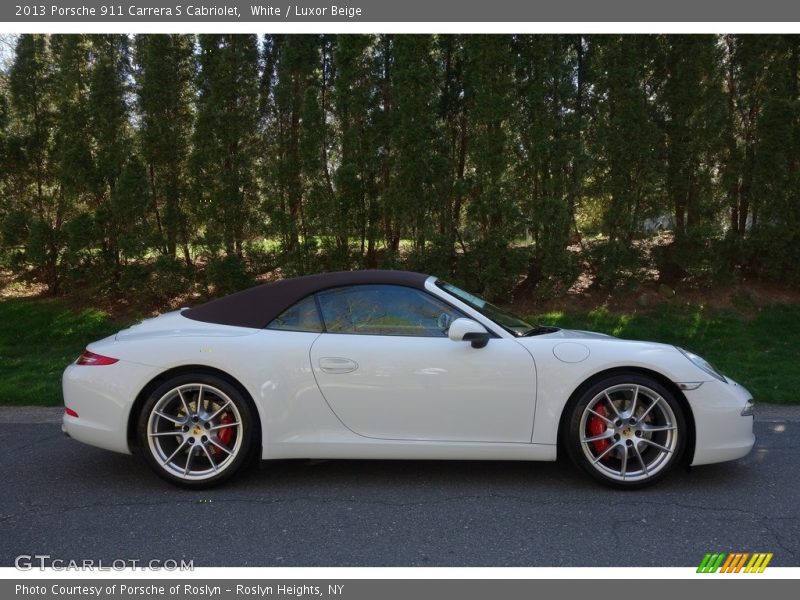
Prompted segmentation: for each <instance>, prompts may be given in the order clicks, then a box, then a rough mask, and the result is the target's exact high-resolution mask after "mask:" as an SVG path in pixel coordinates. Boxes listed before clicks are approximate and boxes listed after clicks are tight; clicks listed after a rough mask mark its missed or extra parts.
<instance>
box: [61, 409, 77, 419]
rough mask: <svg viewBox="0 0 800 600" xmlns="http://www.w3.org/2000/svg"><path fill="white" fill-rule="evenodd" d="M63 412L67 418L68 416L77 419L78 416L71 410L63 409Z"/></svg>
mask: <svg viewBox="0 0 800 600" xmlns="http://www.w3.org/2000/svg"><path fill="white" fill-rule="evenodd" d="M64 412H65V413H67V416H68V417H77V416H78V413H76V412H75V411H74V410H72V409H71V408H65V409H64Z"/></svg>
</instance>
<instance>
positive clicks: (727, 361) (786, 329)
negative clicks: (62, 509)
mask: <svg viewBox="0 0 800 600" xmlns="http://www.w3.org/2000/svg"><path fill="white" fill-rule="evenodd" d="M745 309H746V310H745ZM742 310H744V313H742V312H740V311H739V310H738V308H737V309H729V310H713V309H708V308H704V307H702V306H697V305H690V306H685V307H682V308H674V307H667V308H663V307H659V308H655V309H653V310H651V311H648V312H638V313H635V314H614V313H610V312H608V311H607V310H604V309H597V310H593V311H590V312H579V313H564V312H551V313H545V314H540V315H535V316H533V317H531V320H533V321H535V322H538V323H547V324H553V325H558V326H560V327H569V328H573V329H590V330H593V331H601V332H604V333H610V334H612V335H616V336H619V337H623V338H628V339H642V340H653V341H659V342H666V343H670V344H677V345H680V346H683V347H685V348H687V349H689V350H692V351H694V352H697V353H698V354H700V355H702V356H704V357H705V358H707V359H708V360H710V361H711V362H712V363H714V364H715V365H716V366H717V367H719V368H720V369H721V370H722V371H724V372H725V373H727V374H728V375H730V376H731V377H733V378H734V379H736V380H737V381H739V382H740V383H742V384H743V385H745V386H746V387H747V388H748V389H749V390H750V391H751V392H752V393H753V395H754V396H755V398H756V400H757V401H763V402H775V403H782V404H800V395H798V393H797V390H798V389H800V366H799V365H800V361H798V356H800V305H773V306H768V307H762V308H760V309H758V308H755V307H751V306H747V307H744V308H743V309H742ZM743 315H746V316H743ZM121 327H122V325H120V324H119V323H115V322H113V321H112V320H111V319H110V317H109V316H108V315H107V314H106V313H104V312H103V311H100V310H97V309H95V308H84V309H82V310H80V311H75V310H71V309H69V308H67V306H66V305H65V304H64V303H63V302H61V301H59V300H47V299H35V298H11V299H7V300H3V301H0V405H7V406H8V405H41V406H57V405H59V404H61V373H62V371H63V370H64V367H66V365H67V364H69V363H70V362H71V361H73V360H74V359H75V358H76V357H77V356H78V355H79V354H80V353H81V351H82V350H83V349H84V347H85V346H86V344H87V343H88V342H91V341H93V340H97V339H100V338H102V337H105V336H107V335H110V334H112V333H114V332H115V331H117V330H118V329H120V328H121Z"/></svg>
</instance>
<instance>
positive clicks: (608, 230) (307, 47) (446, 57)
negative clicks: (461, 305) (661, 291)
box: [0, 34, 800, 300]
mask: <svg viewBox="0 0 800 600" xmlns="http://www.w3.org/2000/svg"><path fill="white" fill-rule="evenodd" d="M799 69H800V38H798V37H797V36H778V35H755V36H753V35H748V36H740V35H626V36H617V35H389V34H385V35H328V34H325V35H318V34H315V35H265V36H255V35H232V34H203V35H199V36H190V35H137V36H124V35H51V36H48V35H39V34H32V35H21V36H19V37H18V38H17V39H16V52H15V56H14V60H13V62H12V64H11V65H10V69H9V71H8V73H7V77H4V78H3V79H2V82H1V83H2V84H1V85H0V165H2V170H1V171H0V236H2V259H3V261H2V264H3V265H4V268H7V269H11V270H12V271H14V272H15V273H17V274H18V275H19V276H21V277H25V278H28V279H33V280H38V281H41V282H43V283H44V284H46V285H47V287H48V288H49V290H50V291H51V292H52V293H54V294H58V293H63V292H66V291H69V290H72V289H76V288H81V287H83V288H87V287H88V288H89V289H91V290H92V291H95V292H100V293H110V294H116V293H121V292H124V293H126V294H132V295H134V296H135V295H141V296H142V297H145V298H153V299H159V300H165V299H168V298H169V297H171V296H172V295H175V294H177V293H179V292H180V291H181V289H182V288H183V289H188V288H189V287H190V286H191V283H192V280H195V281H196V282H197V283H198V284H199V285H200V286H201V289H202V287H203V284H205V285H206V288H207V289H208V290H209V291H210V292H212V293H214V292H216V293H221V292H224V291H231V290H235V289H238V288H241V287H243V286H246V285H249V284H250V283H252V281H253V280H254V278H255V277H256V276H259V275H262V276H263V275H265V274H267V273H269V275H268V276H277V275H279V274H281V275H284V276H285V275H290V274H302V273H309V272H314V271H319V270H325V269H351V268H359V267H361V268H363V267H367V268H375V267H385V268H411V269H417V270H421V271H427V272H431V273H434V274H436V275H439V276H442V277H446V278H450V279H453V280H455V281H457V282H460V283H462V284H465V285H467V286H469V287H470V288H473V289H476V290H477V291H482V292H484V293H487V294H489V295H490V296H501V295H503V294H506V293H508V292H509V291H512V290H516V291H517V292H518V293H523V292H524V293H537V294H559V293H563V292H564V291H565V290H566V289H568V288H569V287H570V286H571V285H572V284H573V283H574V282H575V280H576V278H577V277H578V275H579V274H580V273H581V272H583V271H585V272H586V273H587V274H588V275H589V276H590V278H591V281H593V283H594V285H597V286H602V287H605V288H609V289H610V288H614V287H618V286H620V285H635V284H636V283H637V282H640V281H643V280H645V279H648V278H652V277H653V275H654V274H655V276H657V277H658V278H660V279H661V280H662V281H666V282H669V283H670V284H675V283H680V282H681V281H689V282H703V281H706V280H709V279H710V280H712V281H715V280H722V279H727V280H730V279H732V278H737V277H770V278H775V279H778V280H781V281H784V282H789V283H792V284H795V285H796V284H800V272H799V271H798V269H797V264H798V263H800V251H799V250H798V248H800V193H799V192H798V190H800V97H799V95H798V77H800V74H799V73H798V70H799ZM661 229H665V230H668V231H669V232H671V233H669V234H666V235H664V234H660V232H659V231H658V230H661Z"/></svg>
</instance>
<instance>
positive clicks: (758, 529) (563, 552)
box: [0, 405, 800, 566]
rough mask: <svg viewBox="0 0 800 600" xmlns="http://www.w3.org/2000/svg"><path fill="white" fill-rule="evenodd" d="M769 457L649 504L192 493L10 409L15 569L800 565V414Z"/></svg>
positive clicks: (460, 470)
mask: <svg viewBox="0 0 800 600" xmlns="http://www.w3.org/2000/svg"><path fill="white" fill-rule="evenodd" d="M758 408H759V409H760V410H759V411H758V415H757V422H756V435H757V438H758V442H757V446H756V448H755V450H754V451H753V452H752V453H751V454H750V455H749V456H748V457H746V458H745V459H743V460H739V461H736V462H732V463H726V464H721V465H713V466H707V467H700V468H695V469H693V470H692V471H691V472H686V471H680V472H676V473H674V474H673V475H672V476H671V477H670V478H669V479H668V480H666V481H664V482H662V483H661V484H659V485H657V486H656V487H655V488H650V489H648V490H645V491H637V492H618V491H614V490H609V489H606V488H604V487H600V486H598V485H596V484H595V483H593V482H591V481H590V480H589V479H588V478H586V477H584V476H583V475H582V474H581V473H579V472H577V471H576V470H575V469H574V468H572V467H571V466H570V465H569V464H567V463H566V462H563V463H562V462H559V463H514V462H500V463H497V462H495V463H492V462H485V463H484V462H419V461H414V462H410V461H400V462H388V461H380V462H373V461H318V462H307V461H287V462H280V463H267V466H266V468H262V469H260V470H259V469H254V470H252V471H250V472H247V473H245V474H244V476H243V477H240V478H239V479H237V480H236V481H234V482H232V483H230V484H228V485H227V486H225V487H223V488H220V489H215V490H212V491H204V492H189V491H184V490H180V489H177V488H174V487H172V486H170V485H169V484H167V483H164V482H162V481H161V480H160V479H158V478H157V477H155V476H154V475H153V474H151V473H150V471H149V470H148V469H147V467H146V466H145V465H144V464H143V462H141V461H140V460H138V459H136V458H134V457H130V456H123V455H117V454H113V453H111V452H106V451H103V450H97V449H94V448H90V447H88V446H84V445H83V444H80V443H78V442H75V441H73V440H69V439H67V438H66V437H64V436H63V435H62V434H61V432H60V428H59V425H58V423H57V422H56V421H57V417H56V416H55V415H56V413H57V412H58V411H55V412H54V411H53V410H52V409H49V410H48V409H39V410H31V409H11V408H6V409H0V448H2V449H3V459H2V461H0V500H1V501H0V565H2V566H11V565H13V562H14V559H15V557H16V556H17V555H20V554H50V555H51V556H52V557H53V558H61V559H64V560H70V559H87V558H92V559H102V560H103V561H111V560H115V559H128V560H130V559H137V560H150V559H161V560H166V559H177V560H179V559H186V560H188V559H193V560H194V564H195V565H196V566H693V565H697V564H698V563H699V561H700V559H701V558H702V556H703V555H704V554H705V553H706V552H709V551H727V552H733V551H747V552H753V551H759V552H774V553H775V557H774V558H773V561H772V563H771V564H772V565H775V566H778V565H783V566H798V565H800V514H798V513H800V477H798V463H800V460H799V459H800V407H777V406H763V405H760V406H759V407H758Z"/></svg>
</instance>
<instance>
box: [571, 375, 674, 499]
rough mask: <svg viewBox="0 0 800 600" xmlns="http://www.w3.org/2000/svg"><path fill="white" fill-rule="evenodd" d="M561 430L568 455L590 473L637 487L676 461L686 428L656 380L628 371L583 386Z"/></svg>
mask: <svg viewBox="0 0 800 600" xmlns="http://www.w3.org/2000/svg"><path fill="white" fill-rule="evenodd" d="M566 433H567V439H566V443H567V451H568V454H569V455H570V457H571V458H572V460H573V461H574V462H575V463H576V464H578V465H579V466H580V467H581V468H583V469H584V470H586V471H587V472H588V473H589V474H590V475H591V476H592V477H594V478H595V479H598V480H600V481H602V482H604V483H606V484H609V485H611V486H614V487H622V488H637V487H644V486H647V485H651V484H653V483H655V482H656V481H658V480H659V479H661V478H662V477H664V476H665V475H666V474H667V473H668V472H669V471H670V470H671V469H672V468H673V467H674V466H675V465H676V464H678V463H679V462H680V461H681V459H682V457H683V453H684V448H685V446H686V433H687V430H686V419H685V417H684V414H683V410H682V408H681V406H680V404H679V402H678V401H677V400H676V398H675V397H674V395H673V394H672V393H671V392H670V391H669V390H668V389H666V388H665V387H664V386H662V385H661V384H660V383H659V382H658V381H656V380H654V379H652V378H650V377H646V376H643V375H639V374H635V373H631V374H619V375H614V376H611V377H608V378H606V379H603V380H601V381H599V382H597V383H595V384H594V385H592V386H591V387H590V388H588V389H587V390H585V391H584V393H583V394H581V396H580V397H579V398H578V399H577V402H576V403H575V404H574V406H573V407H572V412H571V416H570V420H569V422H568V430H567V432H566Z"/></svg>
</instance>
